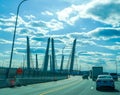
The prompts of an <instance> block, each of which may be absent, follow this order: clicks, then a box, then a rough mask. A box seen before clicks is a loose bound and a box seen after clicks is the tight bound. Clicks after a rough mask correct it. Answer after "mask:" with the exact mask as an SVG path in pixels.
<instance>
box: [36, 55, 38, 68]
mask: <svg viewBox="0 0 120 95" xmlns="http://www.w3.org/2000/svg"><path fill="white" fill-rule="evenodd" d="M36 69H37V70H38V57H37V54H36Z"/></svg>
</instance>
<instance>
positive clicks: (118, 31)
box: [87, 28, 120, 38]
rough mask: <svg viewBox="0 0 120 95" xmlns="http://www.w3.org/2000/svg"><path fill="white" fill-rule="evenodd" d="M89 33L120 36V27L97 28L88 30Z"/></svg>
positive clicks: (100, 35) (108, 36) (107, 36)
mask: <svg viewBox="0 0 120 95" xmlns="http://www.w3.org/2000/svg"><path fill="white" fill-rule="evenodd" d="M87 35H88V36H93V37H104V38H105V37H106V38H113V37H120V28H96V29H94V30H92V31H90V32H88V33H87Z"/></svg>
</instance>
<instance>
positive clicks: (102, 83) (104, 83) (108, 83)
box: [96, 75, 115, 90]
mask: <svg viewBox="0 0 120 95" xmlns="http://www.w3.org/2000/svg"><path fill="white" fill-rule="evenodd" d="M101 87H102V88H103V87H106V88H112V89H115V84H114V80H113V78H112V76H111V75H98V78H97V80H96V89H97V90H99V89H100V88H101Z"/></svg>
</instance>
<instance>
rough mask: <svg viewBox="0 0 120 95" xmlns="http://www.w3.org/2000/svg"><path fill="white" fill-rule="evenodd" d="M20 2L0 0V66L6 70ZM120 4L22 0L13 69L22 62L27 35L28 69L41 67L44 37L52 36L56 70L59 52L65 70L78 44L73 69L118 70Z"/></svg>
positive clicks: (110, 0)
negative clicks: (28, 47) (74, 45)
mask: <svg viewBox="0 0 120 95" xmlns="http://www.w3.org/2000/svg"><path fill="white" fill-rule="evenodd" d="M21 1H22V0H0V66H8V64H9V60H10V52H11V44H12V39H13V32H14V26H15V17H16V11H17V6H18V5H19V3H20V2H21ZM119 6H120V0H104V1H103V0H27V1H25V2H24V3H22V5H21V6H20V11H19V16H18V24H17V30H16V39H15V47H14V54H13V62H12V67H16V66H17V67H20V66H23V64H26V36H28V37H29V39H30V48H31V66H33V67H35V54H38V62H39V68H41V66H42V63H43V58H44V55H45V50H46V45H47V39H48V38H49V37H50V38H54V42H55V51H56V52H55V55H56V62H57V66H58V67H57V68H59V66H60V62H61V55H62V51H63V54H64V55H65V60H64V68H65V67H66V66H67V63H68V60H69V56H70V54H71V48H72V45H73V41H74V39H76V40H77V43H76V52H75V63H74V64H75V65H74V69H81V70H89V69H91V67H92V66H103V68H104V71H105V72H116V65H117V68H118V72H120V70H119V69H120V7H119Z"/></svg>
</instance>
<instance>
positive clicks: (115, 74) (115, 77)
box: [110, 73, 118, 81]
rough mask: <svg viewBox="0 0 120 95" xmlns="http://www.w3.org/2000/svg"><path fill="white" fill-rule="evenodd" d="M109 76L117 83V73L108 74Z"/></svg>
mask: <svg viewBox="0 0 120 95" xmlns="http://www.w3.org/2000/svg"><path fill="white" fill-rule="evenodd" d="M110 75H111V76H112V77H113V79H114V80H115V81H118V75H117V73H110Z"/></svg>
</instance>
